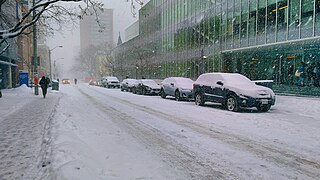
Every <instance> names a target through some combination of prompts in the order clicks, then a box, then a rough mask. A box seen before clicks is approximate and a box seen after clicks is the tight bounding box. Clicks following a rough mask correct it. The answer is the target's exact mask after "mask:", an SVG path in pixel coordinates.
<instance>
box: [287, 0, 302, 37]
mask: <svg viewBox="0 0 320 180" xmlns="http://www.w3.org/2000/svg"><path fill="white" fill-rule="evenodd" d="M299 27H300V0H289V32H288V34H289V37H288V39H289V40H292V39H298V38H299Z"/></svg>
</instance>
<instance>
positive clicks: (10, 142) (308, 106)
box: [0, 84, 320, 179]
mask: <svg viewBox="0 0 320 180" xmlns="http://www.w3.org/2000/svg"><path fill="white" fill-rule="evenodd" d="M20 91H21V90H20ZM23 93H25V94H29V95H21V94H23ZM3 94H4V98H3V99H0V114H1V117H0V123H1V126H0V157H1V164H0V179H320V151H319V149H320V133H319V132H320V131H319V129H320V116H319V115H318V114H319V112H320V99H318V98H302V97H286V96H277V101H276V105H275V106H274V107H272V108H271V110H270V111H269V112H267V113H257V112H256V111H254V110H253V111H251V110H250V111H249V110H248V111H244V112H241V113H234V112H228V111H226V110H222V109H220V108H219V106H217V105H214V104H209V105H207V106H205V107H198V106H196V105H195V104H194V103H193V102H176V101H174V100H173V99H161V98H160V97H157V96H141V95H134V94H131V93H127V92H121V91H120V90H119V89H105V88H100V87H94V86H88V85H85V84H80V85H77V86H75V85H62V86H61V87H60V92H59V93H57V92H50V93H49V95H48V98H47V99H42V98H41V97H36V96H34V95H30V94H32V92H31V93H30V92H29V91H27V90H23V91H21V93H18V94H20V95H17V94H15V92H14V90H11V91H9V90H7V91H4V92H3ZM17 102H19V103H17ZM8 106H10V108H8Z"/></svg>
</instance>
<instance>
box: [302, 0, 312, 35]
mask: <svg viewBox="0 0 320 180" xmlns="http://www.w3.org/2000/svg"><path fill="white" fill-rule="evenodd" d="M301 5H302V7H301V8H302V9H301V23H302V24H301V37H302V38H305V37H311V36H312V35H313V10H314V0H301Z"/></svg>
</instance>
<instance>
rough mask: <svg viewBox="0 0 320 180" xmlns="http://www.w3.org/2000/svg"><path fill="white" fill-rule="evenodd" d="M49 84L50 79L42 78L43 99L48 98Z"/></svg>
mask: <svg viewBox="0 0 320 180" xmlns="http://www.w3.org/2000/svg"><path fill="white" fill-rule="evenodd" d="M49 83H50V79H49V78H46V77H44V76H42V78H41V80H40V86H41V89H42V94H43V98H46V95H47V89H48V86H49Z"/></svg>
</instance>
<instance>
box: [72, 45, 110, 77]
mask: <svg viewBox="0 0 320 180" xmlns="http://www.w3.org/2000/svg"><path fill="white" fill-rule="evenodd" d="M75 59H76V64H75V65H74V66H73V67H72V71H73V72H74V73H76V74H80V73H82V76H90V77H100V76H103V75H106V74H112V73H113V72H112V71H113V69H114V63H113V59H112V57H111V46H110V45H108V44H102V45H99V46H93V45H92V46H89V47H88V48H87V49H85V50H84V51H81V52H80V54H79V55H78V57H76V58H75Z"/></svg>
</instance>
